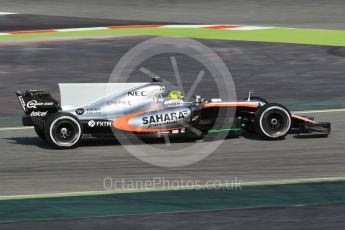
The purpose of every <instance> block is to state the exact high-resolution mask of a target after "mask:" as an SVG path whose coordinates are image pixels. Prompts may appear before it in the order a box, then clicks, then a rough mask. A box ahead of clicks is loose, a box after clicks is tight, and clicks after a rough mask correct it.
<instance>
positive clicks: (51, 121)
mask: <svg viewBox="0 0 345 230" xmlns="http://www.w3.org/2000/svg"><path fill="white" fill-rule="evenodd" d="M65 119H66V120H69V121H72V122H73V123H74V124H76V125H77V127H78V130H79V134H78V136H77V139H76V140H75V141H74V142H73V144H71V145H60V144H58V142H57V141H56V140H55V139H54V137H53V134H52V129H53V126H54V125H55V124H56V122H58V121H59V120H65ZM82 134H83V126H82V124H81V123H80V121H79V119H78V118H77V117H76V116H74V115H72V114H69V113H62V112H58V113H56V114H53V115H52V116H50V117H49V118H48V120H47V121H46V124H45V127H44V136H45V139H46V140H47V142H48V143H49V144H50V145H52V146H53V147H55V148H58V149H70V148H76V147H77V146H78V145H79V142H80V140H81V138H82Z"/></svg>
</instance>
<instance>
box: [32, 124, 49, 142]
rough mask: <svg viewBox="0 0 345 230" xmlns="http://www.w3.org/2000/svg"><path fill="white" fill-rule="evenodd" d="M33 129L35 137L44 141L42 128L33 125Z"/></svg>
mask: <svg viewBox="0 0 345 230" xmlns="http://www.w3.org/2000/svg"><path fill="white" fill-rule="evenodd" d="M34 129H35V132H36V134H37V136H38V137H39V138H41V139H42V140H44V141H45V140H46V138H45V136H44V128H40V127H39V126H36V125H35V126H34Z"/></svg>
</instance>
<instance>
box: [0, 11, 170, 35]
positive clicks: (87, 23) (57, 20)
mask: <svg viewBox="0 0 345 230" xmlns="http://www.w3.org/2000/svg"><path fill="white" fill-rule="evenodd" d="M152 23H153V22H152V21H134V20H118V19H116V20H115V19H97V18H80V17H60V16H49V15H32V14H9V15H0V32H8V31H22V30H44V29H66V28H85V27H98V26H118V25H147V24H152ZM155 24H167V23H166V22H155Z"/></svg>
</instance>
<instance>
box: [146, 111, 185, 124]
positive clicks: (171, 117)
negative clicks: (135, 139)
mask: <svg viewBox="0 0 345 230" xmlns="http://www.w3.org/2000/svg"><path fill="white" fill-rule="evenodd" d="M187 114H188V110H184V111H179V112H171V113H164V114H156V115H152V116H146V117H143V118H142V122H143V125H149V127H155V126H160V125H166V124H174V123H177V122H178V121H180V120H182V119H184V118H185V117H186V116H187Z"/></svg>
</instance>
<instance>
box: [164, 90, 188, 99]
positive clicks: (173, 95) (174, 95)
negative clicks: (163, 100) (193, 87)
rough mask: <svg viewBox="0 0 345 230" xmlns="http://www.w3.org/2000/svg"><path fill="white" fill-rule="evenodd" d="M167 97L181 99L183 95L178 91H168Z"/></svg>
mask: <svg viewBox="0 0 345 230" xmlns="http://www.w3.org/2000/svg"><path fill="white" fill-rule="evenodd" d="M168 98H169V99H183V98H184V96H183V94H182V93H181V92H180V91H170V92H169V94H168Z"/></svg>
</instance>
